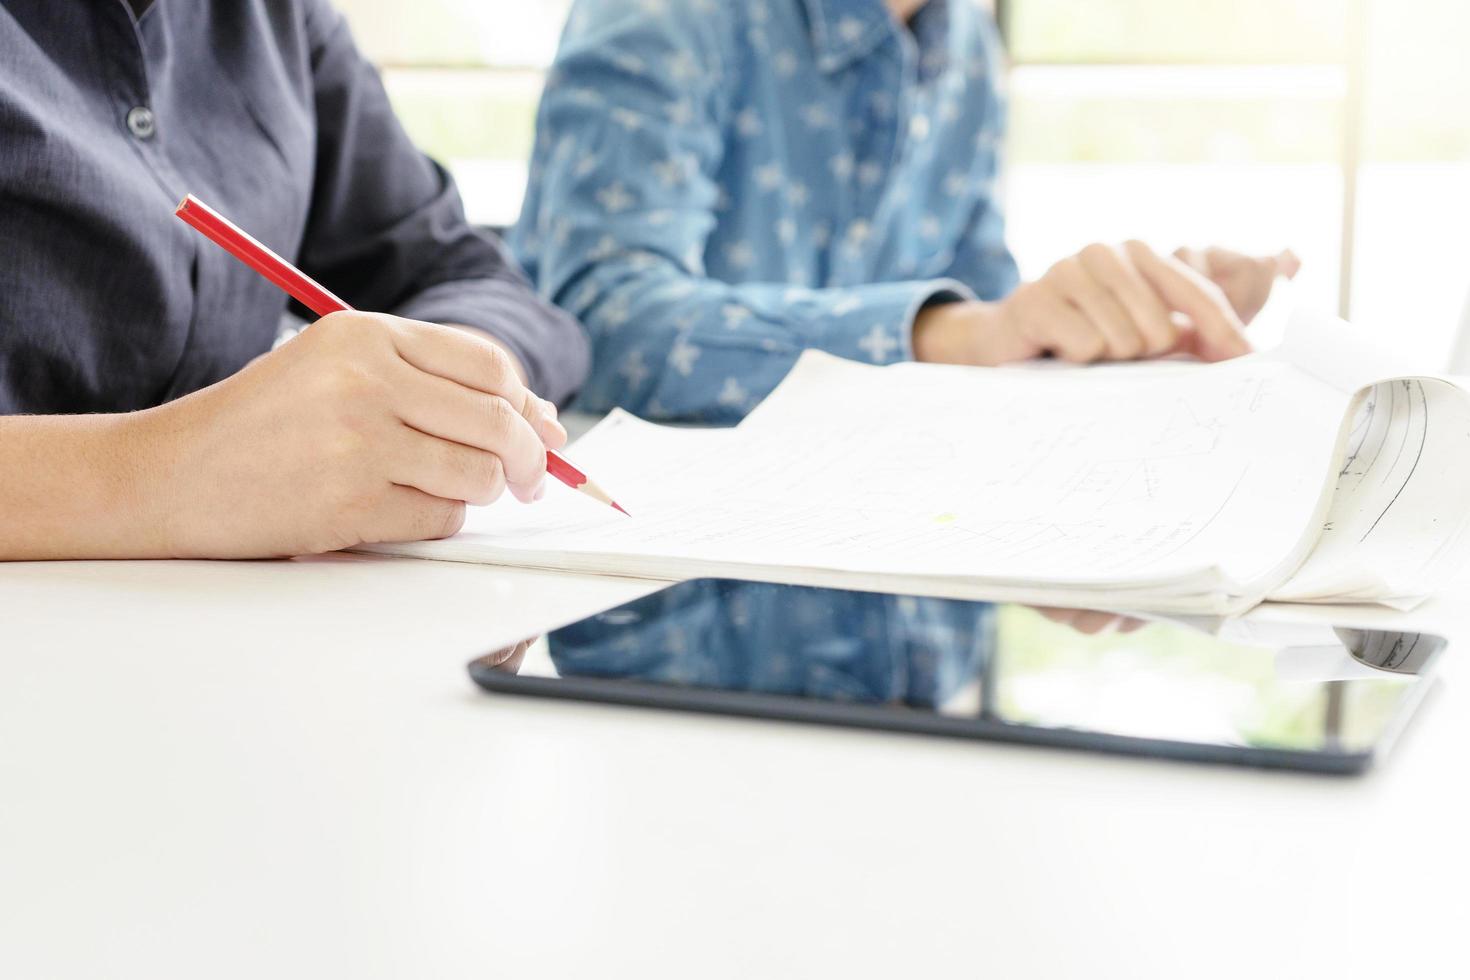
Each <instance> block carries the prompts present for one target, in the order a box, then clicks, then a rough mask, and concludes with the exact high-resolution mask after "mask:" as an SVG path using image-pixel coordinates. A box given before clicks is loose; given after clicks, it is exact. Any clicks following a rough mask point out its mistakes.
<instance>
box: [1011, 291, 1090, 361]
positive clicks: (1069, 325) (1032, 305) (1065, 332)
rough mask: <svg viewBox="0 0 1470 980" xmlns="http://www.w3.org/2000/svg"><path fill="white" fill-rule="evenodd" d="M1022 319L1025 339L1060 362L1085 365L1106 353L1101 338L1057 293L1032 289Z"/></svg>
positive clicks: (1082, 316) (1061, 294) (1087, 320)
mask: <svg viewBox="0 0 1470 980" xmlns="http://www.w3.org/2000/svg"><path fill="white" fill-rule="evenodd" d="M1025 316H1026V321H1025V322H1024V323H1023V324H1022V330H1023V332H1024V333H1025V335H1026V339H1028V340H1029V341H1031V342H1032V343H1033V344H1035V345H1036V346H1037V347H1039V348H1041V349H1042V350H1046V351H1050V352H1051V353H1052V354H1055V355H1056V356H1057V357H1060V358H1062V359H1063V360H1066V361H1071V362H1073V363H1074V364H1088V363H1091V362H1092V361H1096V360H1098V359H1100V358H1102V357H1103V356H1104V355H1105V354H1106V353H1107V340H1106V338H1105V337H1104V335H1103V334H1101V333H1100V332H1098V330H1097V328H1096V327H1094V326H1093V324H1092V321H1090V320H1089V319H1088V318H1087V317H1086V316H1085V315H1084V314H1083V313H1082V311H1081V310H1079V309H1077V307H1075V306H1073V305H1072V304H1071V303H1070V302H1068V301H1067V299H1066V297H1065V295H1064V294H1063V293H1061V292H1060V291H1058V290H1048V289H1033V290H1032V293H1031V295H1029V296H1027V297H1026V314H1025Z"/></svg>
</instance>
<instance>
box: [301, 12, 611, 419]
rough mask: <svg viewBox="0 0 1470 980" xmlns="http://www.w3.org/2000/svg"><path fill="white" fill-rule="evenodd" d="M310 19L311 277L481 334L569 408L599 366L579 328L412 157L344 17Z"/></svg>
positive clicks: (401, 311) (367, 305)
mask: <svg viewBox="0 0 1470 980" xmlns="http://www.w3.org/2000/svg"><path fill="white" fill-rule="evenodd" d="M306 9H307V21H306V24H307V31H308V34H309V37H310V43H311V70H312V76H313V79H312V80H313V87H314V100H315V115H316V119H317V126H318V138H317V162H316V174H315V181H314V185H313V192H312V198H311V204H310V216H309V219H308V222H307V226H306V232H305V236H304V240H303V242H302V245H301V249H300V253H299V255H300V262H301V266H302V268H303V269H304V270H305V271H306V272H308V273H309V274H311V275H313V276H316V277H318V278H320V279H321V280H322V281H323V282H324V283H325V284H327V285H328V286H329V288H331V289H333V290H334V291H336V292H337V293H339V294H340V295H341V296H342V297H343V298H344V299H346V300H347V301H348V302H350V303H352V304H353V305H354V306H357V307H359V308H361V309H371V310H383V311H387V312H391V313H394V314H396V315H398V316H404V317H409V318H412V319H418V320H428V321H432V322H436V323H455V324H462V325H465V326H470V327H474V328H476V329H479V330H482V331H484V332H486V333H488V334H490V335H491V336H493V337H495V338H496V339H498V340H500V341H502V342H503V343H505V345H506V346H507V347H508V348H509V349H510V350H511V351H512V352H513V353H515V355H516V356H517V357H518V358H519V360H520V361H521V363H522V364H523V365H524V366H525V368H526V371H527V374H528V375H529V380H530V384H531V387H532V388H534V389H536V390H537V392H538V393H539V394H541V395H542V396H544V397H546V398H549V399H551V400H553V401H556V402H562V403H564V402H566V401H567V400H569V399H570V397H571V396H572V394H573V393H574V392H575V390H576V388H577V387H578V386H579V385H580V384H581V382H582V380H583V378H584V377H585V376H586V373H587V366H588V359H589V350H588V345H587V341H586V338H585V336H584V335H583V334H582V332H581V330H580V328H579V327H578V326H577V324H576V322H575V321H574V320H573V319H572V317H571V316H569V315H568V314H567V313H565V312H564V311H561V310H558V309H555V308H554V307H552V306H551V305H550V304H549V303H547V302H545V301H544V300H542V299H541V298H539V297H538V296H536V294H535V293H534V292H533V290H532V289H531V287H530V284H529V282H528V280H527V279H526V277H525V274H524V273H523V272H522V271H521V269H520V267H519V266H518V265H517V264H516V263H515V260H514V259H513V258H512V257H511V255H510V253H509V251H508V250H507V249H506V248H505V246H504V245H503V243H501V242H500V241H499V240H498V239H497V238H496V237H495V236H494V235H492V234H490V233H489V232H487V231H484V230H482V229H478V228H475V227H473V226H472V225H470V224H469V223H468V222H467V220H466V219H465V215H464V209H463V206H462V205H461V203H460V198H459V193H458V191H457V190H456V189H455V186H454V182H453V181H452V180H451V178H450V177H449V175H448V174H447V173H446V172H445V171H444V169H443V168H442V167H440V166H438V165H437V164H436V163H434V162H433V161H432V160H430V159H429V158H428V157H426V156H424V155H423V154H422V153H420V152H419V151H418V149H416V148H415V147H414V145H413V143H412V141H411V140H410V139H409V137H408V135H407V133H405V132H404V130H403V128H402V126H401V125H400V124H399V122H398V120H397V118H396V116H395V115H394V113H393V109H392V106H391V105H390V104H389V101H388V97H387V94H386V93H385V92H384V90H383V86H382V83H381V82H380V80H379V78H378V75H377V72H376V71H374V70H373V68H372V67H371V66H370V65H369V64H368V63H367V62H366V60H365V59H364V58H363V57H362V56H361V54H360V53H359V52H358V50H357V48H356V45H355V44H354V42H353V40H352V37H351V35H350V33H349V31H348V29H347V26H346V24H345V22H344V21H343V19H342V17H341V15H340V14H338V13H337V12H335V11H334V10H333V9H332V8H331V7H330V5H328V4H327V3H325V2H319V0H313V2H311V3H309V4H308V5H307V8H306Z"/></svg>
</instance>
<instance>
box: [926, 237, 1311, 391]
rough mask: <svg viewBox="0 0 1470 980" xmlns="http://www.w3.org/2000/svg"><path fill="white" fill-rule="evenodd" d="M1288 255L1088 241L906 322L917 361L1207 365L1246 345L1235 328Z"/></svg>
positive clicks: (1286, 271) (1286, 266)
mask: <svg viewBox="0 0 1470 980" xmlns="http://www.w3.org/2000/svg"><path fill="white" fill-rule="evenodd" d="M1299 264H1300V263H1298V262H1297V261H1296V257H1295V256H1294V255H1291V253H1290V252H1283V253H1282V254H1281V255H1280V256H1277V257H1275V258H1272V259H1254V258H1251V257H1248V256H1244V255H1239V254H1237V253H1234V252H1229V251H1227V250H1224V249H1209V250H1207V251H1204V252H1195V251H1193V250H1183V249H1181V250H1180V252H1179V253H1177V254H1176V255H1173V256H1165V255H1160V254H1158V253H1157V252H1155V251H1154V250H1153V249H1151V248H1150V247H1149V246H1148V245H1146V244H1144V243H1143V242H1139V241H1130V242H1126V243H1124V244H1123V245H1120V246H1112V245H1101V244H1095V245H1089V246H1087V247H1086V248H1084V249H1083V250H1082V251H1080V252H1078V253H1077V254H1076V255H1073V256H1071V257H1069V258H1066V259H1063V260H1061V261H1060V262H1057V263H1056V264H1055V265H1053V266H1052V267H1051V268H1050V269H1049V270H1047V272H1046V274H1045V275H1043V276H1042V277H1041V278H1040V279H1037V280H1036V281H1034V282H1029V283H1023V284H1022V285H1021V286H1019V287H1018V288H1017V289H1016V290H1015V292H1013V293H1012V294H1011V295H1010V296H1009V297H1007V298H1006V299H1004V300H1001V301H999V302H994V303H982V302H964V303H949V304H944V305H939V306H933V307H930V308H929V309H927V310H925V311H923V312H922V313H920V314H919V317H918V319H917V320H916V321H915V323H914V354H915V357H916V358H917V359H918V360H921V361H935V362H943V363H952V364H979V365H996V364H1006V363H1010V362H1013V361H1022V360H1028V359H1031V358H1035V357H1041V356H1044V355H1052V356H1055V357H1058V358H1061V359H1063V360H1067V361H1072V362H1075V363H1088V362H1092V361H1126V360H1134V359H1138V358H1149V357H1161V356H1164V355H1168V354H1174V353H1184V354H1191V355H1194V356H1196V357H1199V358H1200V359H1201V360H1206V361H1220V360H1225V359H1227V358H1231V357H1236V356H1239V355H1240V354H1244V353H1246V352H1247V351H1249V350H1250V345H1249V344H1248V343H1247V342H1246V339H1245V335H1244V331H1245V324H1246V323H1248V322H1249V321H1250V320H1251V319H1252V318H1253V317H1254V316H1255V315H1256V313H1258V312H1259V311H1260V309H1261V307H1262V306H1263V305H1264V304H1265V300H1266V297H1267V296H1268V295H1269V294H1270V291H1271V287H1272V283H1273V282H1274V281H1275V279H1276V277H1277V276H1278V275H1285V276H1287V277H1290V276H1292V275H1295V273H1296V271H1297V267H1298V266H1299Z"/></svg>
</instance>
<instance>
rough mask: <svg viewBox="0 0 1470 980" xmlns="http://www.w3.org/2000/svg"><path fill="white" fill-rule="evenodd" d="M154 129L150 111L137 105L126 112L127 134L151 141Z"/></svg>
mask: <svg viewBox="0 0 1470 980" xmlns="http://www.w3.org/2000/svg"><path fill="white" fill-rule="evenodd" d="M155 128H156V123H155V122H154V119H153V110H152V109H150V108H148V107H147V106H145V105H139V106H133V108H131V109H129V110H128V132H130V133H132V134H133V135H134V136H136V137H137V138H138V139H140V140H146V139H152V138H153V132H154V129H155Z"/></svg>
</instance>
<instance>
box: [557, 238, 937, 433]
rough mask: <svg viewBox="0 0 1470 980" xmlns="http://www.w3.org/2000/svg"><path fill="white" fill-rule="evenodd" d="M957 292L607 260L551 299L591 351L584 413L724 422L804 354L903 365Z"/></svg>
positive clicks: (918, 284)
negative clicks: (574, 321) (580, 328)
mask: <svg viewBox="0 0 1470 980" xmlns="http://www.w3.org/2000/svg"><path fill="white" fill-rule="evenodd" d="M963 294H964V287H963V286H962V285H960V284H959V283H956V282H951V281H946V280H935V281H913V282H893V283H874V284H869V285H862V286H855V287H851V288H838V289H798V288H792V287H789V286H786V285H784V284H779V283H759V282H747V283H738V284H732V283H725V282H719V281H716V280H711V279H705V278H700V277H696V276H690V275H687V274H685V273H683V272H682V271H680V270H676V269H672V268H667V267H665V268H662V269H661V268H652V269H646V270H642V271H634V270H631V269H629V268H627V267H625V266H624V267H620V266H619V265H618V264H616V263H606V264H604V265H603V266H602V267H600V268H599V269H597V270H596V271H595V272H594V273H593V274H592V276H591V277H589V278H587V279H584V280H583V281H582V282H580V283H579V284H578V285H577V286H575V287H573V288H571V289H569V290H566V291H564V292H563V293H562V294H560V295H558V296H557V299H558V300H559V301H560V302H563V303H564V304H565V305H566V306H567V308H568V309H569V310H571V311H572V312H573V313H575V314H577V315H578V316H580V317H581V318H582V320H583V322H584V323H586V325H587V329H588V330H589V332H590V333H591V335H592V337H593V339H594V342H595V344H596V346H597V352H598V356H597V365H596V367H595V369H594V372H593V375H592V378H591V380H590V381H589V384H588V387H587V389H586V390H585V391H584V393H583V401H582V403H583V404H584V405H585V406H586V407H588V408H591V409H594V410H602V409H606V408H610V407H613V406H615V405H620V406H622V407H624V408H627V409H629V410H631V411H634V412H637V413H639V414H643V415H647V416H650V417H659V418H672V419H679V420H686V421H703V422H735V421H738V420H739V419H740V418H742V417H743V416H744V414H745V412H747V411H749V410H750V409H751V408H753V407H754V406H755V405H756V404H757V403H758V402H759V401H760V399H761V398H763V397H765V395H766V394H768V393H769V392H770V391H771V389H772V388H774V387H775V386H776V385H777V384H778V383H779V382H780V381H781V379H782V378H783V377H785V375H786V372H787V371H788V370H789V369H790V367H791V365H792V364H793V363H795V361H796V359H797V358H798V357H800V356H801V353H802V352H803V351H805V350H811V349H815V350H823V351H827V352H828V353H831V354H835V355H837V356H839V357H845V358H850V359H857V360H863V361H868V362H871V363H880V364H881V363H891V362H894V361H899V360H905V359H907V358H908V357H909V356H910V354H911V351H910V344H909V331H910V327H911V324H912V323H913V320H914V317H915V316H916V315H917V314H918V313H919V311H920V310H921V309H923V308H924V307H925V305H926V304H928V303H930V302H935V301H938V300H943V299H949V298H953V299H960V298H962V296H963Z"/></svg>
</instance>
